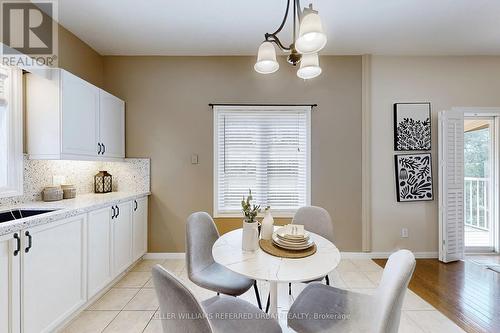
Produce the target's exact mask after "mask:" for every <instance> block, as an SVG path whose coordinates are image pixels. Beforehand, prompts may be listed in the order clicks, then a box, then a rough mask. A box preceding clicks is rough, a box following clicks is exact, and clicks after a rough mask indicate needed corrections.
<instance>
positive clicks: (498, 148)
mask: <svg viewBox="0 0 500 333" xmlns="http://www.w3.org/2000/svg"><path fill="white" fill-rule="evenodd" d="M451 110H453V111H459V112H463V114H464V117H493V118H494V126H495V128H494V132H493V142H494V154H493V159H494V161H493V163H494V172H493V183H494V189H493V200H492V201H493V202H492V209H493V223H492V227H493V232H494V234H495V235H494V237H493V247H492V248H490V247H488V249H485V248H482V247H478V248H474V247H469V248H468V249H467V251H466V252H467V253H469V254H470V253H483V254H484V253H493V252H497V253H498V252H500V221H499V220H500V183H499V179H500V142H499V140H500V108H499V107H453V108H451ZM464 248H465V244H464Z"/></svg>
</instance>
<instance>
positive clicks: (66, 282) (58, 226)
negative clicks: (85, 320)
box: [0, 197, 148, 333]
mask: <svg viewBox="0 0 500 333" xmlns="http://www.w3.org/2000/svg"><path fill="white" fill-rule="evenodd" d="M147 202H148V201H147V197H144V198H140V199H137V200H132V201H129V202H125V203H121V204H117V205H113V206H109V207H107V208H103V209H99V210H95V211H91V212H89V213H88V214H83V215H78V216H74V217H70V218H66V219H63V220H60V221H55V222H51V223H47V224H44V225H40V226H36V227H33V228H27V229H23V230H20V231H18V232H15V233H11V234H7V235H4V236H0V332H1V333H4V332H5V333H44V332H52V331H54V330H57V329H59V328H61V325H63V324H64V323H65V321H66V320H68V318H69V317H70V316H71V315H72V314H73V313H74V312H75V311H77V310H79V309H80V308H82V306H83V305H86V303H87V302H88V301H89V300H90V299H91V298H92V297H93V296H95V295H96V294H98V293H99V292H101V291H102V290H103V289H104V288H106V287H107V286H108V285H109V284H110V282H112V281H113V279H114V278H115V277H117V276H118V275H119V274H121V273H122V272H124V271H125V270H126V269H127V268H129V267H130V265H131V264H132V263H133V262H134V261H135V260H137V259H139V257H140V256H142V255H143V254H144V253H145V252H146V249H147V238H146V237H147V211H148V207H147Z"/></svg>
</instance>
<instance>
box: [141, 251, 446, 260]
mask: <svg viewBox="0 0 500 333" xmlns="http://www.w3.org/2000/svg"><path fill="white" fill-rule="evenodd" d="M340 254H341V256H342V258H344V259H387V258H389V256H390V255H391V254H392V252H341V253H340ZM413 254H414V255H415V258H417V259H435V258H437V257H438V253H437V252H413ZM185 256H186V254H185V253H184V252H159V253H146V254H145V255H144V257H143V259H156V260H158V259H184V258H185Z"/></svg>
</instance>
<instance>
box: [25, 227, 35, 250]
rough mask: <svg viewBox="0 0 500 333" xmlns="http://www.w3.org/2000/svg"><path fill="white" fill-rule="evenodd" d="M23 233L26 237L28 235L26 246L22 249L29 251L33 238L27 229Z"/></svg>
mask: <svg viewBox="0 0 500 333" xmlns="http://www.w3.org/2000/svg"><path fill="white" fill-rule="evenodd" d="M24 234H25V235H26V237H28V247H27V248H25V249H24V252H26V253H28V252H30V249H31V246H32V245H33V238H32V237H31V235H30V232H29V231H26V232H25V233H24Z"/></svg>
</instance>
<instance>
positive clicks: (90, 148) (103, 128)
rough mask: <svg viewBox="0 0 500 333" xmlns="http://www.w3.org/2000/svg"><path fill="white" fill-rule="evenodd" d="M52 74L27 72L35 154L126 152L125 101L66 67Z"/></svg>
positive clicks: (117, 155) (72, 156) (87, 156)
mask: <svg viewBox="0 0 500 333" xmlns="http://www.w3.org/2000/svg"><path fill="white" fill-rule="evenodd" d="M48 77H49V78H46V77H42V76H38V75H35V74H26V118H27V119H26V123H27V139H28V140H27V141H28V154H29V156H30V158H31V159H62V160H100V159H110V160H113V159H121V158H124V157H125V103H124V102H123V101H122V100H120V99H118V98H117V97H115V96H113V95H111V94H109V93H107V92H105V91H103V90H102V89H100V88H98V87H96V86H94V85H92V84H90V83H88V82H87V81H85V80H83V79H81V78H79V77H77V76H75V75H73V74H71V73H69V72H67V71H65V70H62V69H54V70H52V71H51V72H50V75H48Z"/></svg>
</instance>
